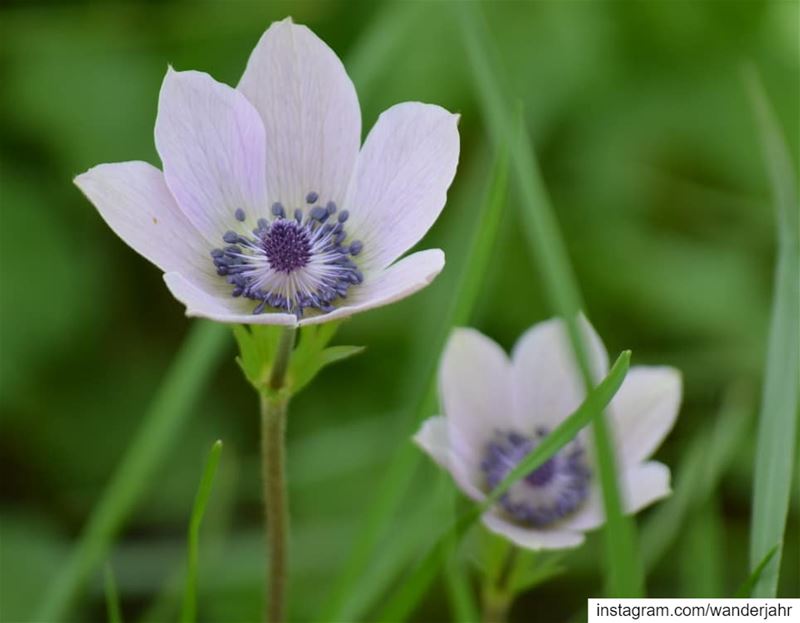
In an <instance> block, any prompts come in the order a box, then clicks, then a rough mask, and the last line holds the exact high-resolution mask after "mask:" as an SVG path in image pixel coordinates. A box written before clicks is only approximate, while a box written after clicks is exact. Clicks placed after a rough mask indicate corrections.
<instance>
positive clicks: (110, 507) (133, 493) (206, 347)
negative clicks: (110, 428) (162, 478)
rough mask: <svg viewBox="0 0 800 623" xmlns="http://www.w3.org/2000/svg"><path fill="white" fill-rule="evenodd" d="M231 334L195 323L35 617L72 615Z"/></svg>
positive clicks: (220, 327) (48, 618)
mask: <svg viewBox="0 0 800 623" xmlns="http://www.w3.org/2000/svg"><path fill="white" fill-rule="evenodd" d="M229 335H230V332H229V330H228V328H227V327H225V326H223V325H218V324H214V323H211V322H205V321H200V322H195V323H194V325H193V326H192V328H191V330H190V332H189V335H188V337H187V338H186V340H185V341H184V343H183V345H182V346H181V350H180V351H179V353H178V355H177V356H176V358H175V360H174V361H173V363H172V365H171V367H170V369H169V371H168V372H167V375H166V377H165V378H164V381H163V382H162V384H161V387H160V388H159V390H158V393H157V394H156V396H155V398H154V400H153V402H152V404H151V406H150V408H149V409H148V411H147V414H146V415H145V417H144V420H143V421H142V424H141V426H140V427H139V430H138V432H137V434H136V438H135V439H134V440H133V442H132V443H131V445H130V446H129V447H128V450H127V451H126V452H125V456H124V457H123V459H122V462H121V463H120V465H119V467H118V468H117V470H116V471H115V472H114V475H113V476H112V478H111V482H110V483H109V484H108V486H107V488H106V490H105V491H104V493H103V496H102V498H101V499H100V501H99V502H98V503H97V505H96V506H95V507H94V510H93V511H92V514H91V516H90V517H89V521H88V522H87V524H86V527H85V528H84V530H83V533H82V535H81V538H80V540H79V541H78V543H77V544H76V546H75V548H74V549H73V551H72V553H71V555H70V557H69V559H68V560H67V562H66V564H65V565H64V566H63V567H62V568H61V570H60V572H59V574H58V576H57V577H56V579H55V581H54V582H53V583H52V584H51V585H50V587H49V589H48V591H47V593H46V594H45V596H44V599H43V600H42V602H41V607H40V608H39V611H38V612H37V613H36V616H35V620H37V621H61V620H64V619H65V618H67V617H66V616H65V615H66V612H67V610H68V608H69V606H70V604H71V602H72V600H73V599H74V598H75V596H76V594H77V593H78V591H79V590H80V589H81V588H82V587H83V585H84V584H85V583H86V581H87V579H88V578H89V576H90V575H91V573H92V572H93V571H94V570H95V569H96V567H97V565H98V564H99V562H100V561H101V560H102V559H103V558H104V557H105V555H106V553H107V552H108V549H109V547H110V546H111V543H112V542H113V540H114V537H115V536H116V535H117V533H118V532H119V531H120V529H121V528H122V525H123V523H124V521H125V518H126V517H127V516H128V515H129V514H130V512H131V510H132V509H133V508H134V506H135V505H136V502H137V501H138V500H139V498H140V497H141V495H142V494H143V493H144V491H146V490H147V487H148V486H149V485H150V484H151V480H152V477H153V475H154V474H155V473H156V470H157V469H158V466H159V465H160V464H161V462H162V461H163V459H164V458H165V457H166V455H167V454H168V452H169V450H170V448H171V447H172V446H173V444H174V443H175V441H176V440H177V438H178V433H179V432H180V430H181V428H182V427H183V425H184V424H185V423H186V420H187V418H188V416H189V413H190V412H191V410H192V406H193V405H194V404H195V403H196V401H197V399H198V398H199V397H200V394H201V392H202V391H203V390H204V389H205V387H206V385H207V382H208V378H209V377H210V376H211V373H212V371H213V370H214V367H215V366H216V364H217V362H218V361H219V360H220V358H221V357H222V355H223V353H224V352H225V350H226V348H227V347H228V344H229V341H230V340H229Z"/></svg>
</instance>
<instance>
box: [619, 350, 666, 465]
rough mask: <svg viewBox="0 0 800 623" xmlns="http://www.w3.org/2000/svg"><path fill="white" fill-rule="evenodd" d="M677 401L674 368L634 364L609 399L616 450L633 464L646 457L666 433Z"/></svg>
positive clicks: (653, 450)
mask: <svg viewBox="0 0 800 623" xmlns="http://www.w3.org/2000/svg"><path fill="white" fill-rule="evenodd" d="M680 402H681V375H680V372H678V370H676V369H675V368H669V367H649V366H648V367H645V366H636V367H633V368H631V369H630V371H629V372H628V375H627V376H626V377H625V381H624V382H623V384H622V387H620V389H619V391H618V392H617V394H616V396H614V400H613V401H612V402H611V407H610V411H611V415H612V418H613V428H614V433H615V438H616V444H617V451H618V452H620V453H621V454H622V457H623V459H624V461H625V462H626V463H628V464H635V463H638V462H639V461H642V460H644V459H646V458H648V457H649V456H650V455H651V454H653V452H655V450H656V448H658V446H659V445H660V444H661V442H662V441H663V440H664V437H666V436H667V433H669V431H670V430H672V426H673V425H674V424H675V419H676V418H677V416H678V409H679V407H680Z"/></svg>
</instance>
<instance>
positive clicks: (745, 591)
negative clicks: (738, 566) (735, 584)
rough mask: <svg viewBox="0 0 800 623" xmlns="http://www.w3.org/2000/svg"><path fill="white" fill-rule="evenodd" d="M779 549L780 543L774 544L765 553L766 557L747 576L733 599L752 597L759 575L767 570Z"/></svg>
mask: <svg viewBox="0 0 800 623" xmlns="http://www.w3.org/2000/svg"><path fill="white" fill-rule="evenodd" d="M780 548H781V544H780V543H776V544H775V545H774V546H773V547H772V549H770V550H769V551H768V552H767V555H766V556H764V558H763V559H762V560H761V562H759V563H758V564H757V565H756V568H755V569H753V572H752V573H751V574H750V575H749V577H748V578H747V579H746V580H745V581H744V582H743V583H742V585H741V586H740V587H739V590H737V591H736V595H735V597H738V598H740V599H747V598H750V597H752V596H753V590H754V589H755V587H756V585H757V584H758V582H759V580H760V579H761V575H762V574H763V573H764V569H766V568H767V565H768V564H769V563H770V562H772V559H773V558H774V557H775V554H777V553H778V551H779V550H780Z"/></svg>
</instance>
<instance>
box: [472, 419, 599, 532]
mask: <svg viewBox="0 0 800 623" xmlns="http://www.w3.org/2000/svg"><path fill="white" fill-rule="evenodd" d="M546 435H547V430H546V429H541V428H540V429H538V430H537V431H536V434H535V435H533V436H532V437H526V436H524V435H520V434H519V433H516V432H513V431H512V432H505V433H500V432H498V433H497V434H496V435H495V437H494V438H493V439H492V441H491V442H490V443H489V444H487V446H486V454H485V455H484V459H483V461H482V462H481V469H482V470H483V473H484V475H485V477H486V484H487V486H488V488H489V489H490V490H491V489H494V488H495V487H496V486H497V485H498V484H500V483H501V482H502V481H503V479H504V478H505V477H506V476H507V475H508V474H509V472H510V471H511V470H512V469H514V467H516V465H517V464H518V463H519V462H520V461H521V460H522V459H523V458H525V456H526V455H528V454H529V453H530V452H531V451H532V450H533V449H534V448H535V447H536V446H537V445H538V444H539V443H540V441H541V439H542V438H543V437H545V436H546ZM590 479H591V471H590V470H589V469H588V468H587V467H586V463H585V459H584V453H583V448H582V447H581V446H580V444H579V442H577V441H573V442H572V443H571V444H569V445H568V446H566V447H565V448H563V449H562V450H561V451H559V452H558V453H556V454H555V455H554V456H552V457H550V458H549V459H548V460H547V461H545V462H544V463H543V464H542V465H540V466H539V467H538V468H536V469H535V470H533V471H532V472H530V473H529V474H528V475H527V476H525V477H524V478H523V479H522V480H521V481H518V482H517V483H516V484H515V485H514V486H513V487H512V488H511V489H510V490H509V491H508V492H506V493H505V494H504V495H503V496H502V497H501V498H500V506H501V507H502V509H503V510H504V511H505V512H506V513H508V514H509V515H510V516H511V517H512V518H514V519H515V520H517V521H519V522H520V523H523V524H526V525H531V526H535V527H545V526H548V525H550V524H552V523H554V522H556V521H558V520H560V519H563V518H564V517H566V516H567V515H569V514H571V513H573V512H574V511H575V510H577V509H578V507H580V505H581V504H583V502H584V501H585V500H586V497H587V496H588V494H589V481H590Z"/></svg>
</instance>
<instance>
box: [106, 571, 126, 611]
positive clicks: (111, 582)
mask: <svg viewBox="0 0 800 623" xmlns="http://www.w3.org/2000/svg"><path fill="white" fill-rule="evenodd" d="M104 576H105V583H104V588H105V592H106V613H107V615H108V623H122V609H121V608H120V605H119V592H118V591H117V581H116V579H115V578H114V569H113V568H112V567H111V565H110V564H108V565H106V568H105V573H104Z"/></svg>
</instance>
